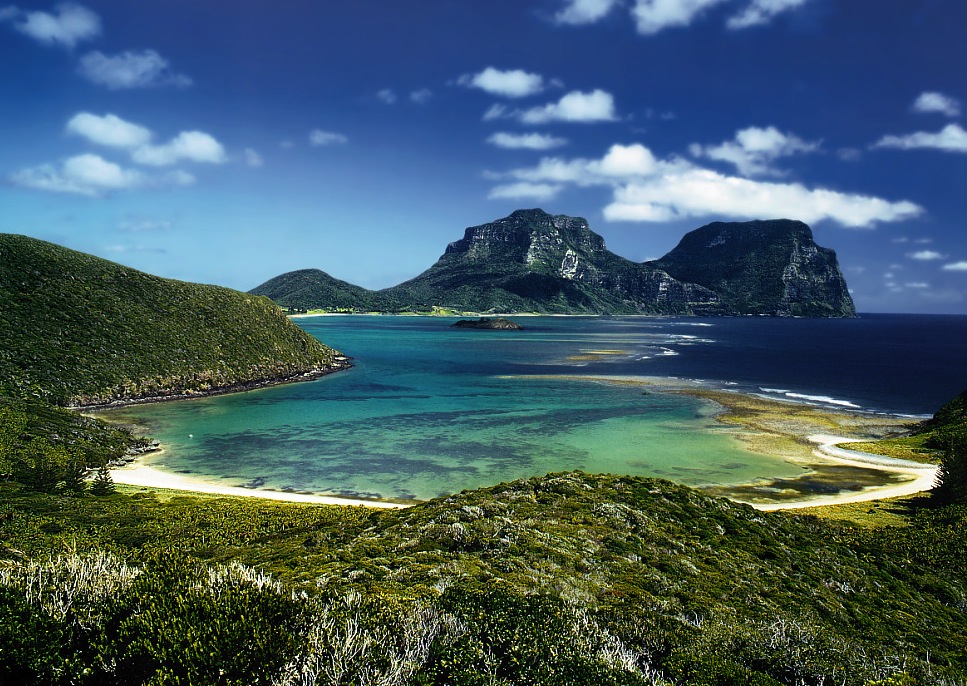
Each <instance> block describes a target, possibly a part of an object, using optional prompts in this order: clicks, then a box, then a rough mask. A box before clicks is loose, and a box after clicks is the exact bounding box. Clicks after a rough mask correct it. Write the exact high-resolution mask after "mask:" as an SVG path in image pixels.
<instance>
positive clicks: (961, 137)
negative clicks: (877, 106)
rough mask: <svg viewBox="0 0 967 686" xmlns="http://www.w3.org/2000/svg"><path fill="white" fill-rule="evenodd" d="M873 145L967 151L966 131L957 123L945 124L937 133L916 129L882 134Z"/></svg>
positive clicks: (904, 148) (906, 148)
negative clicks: (903, 134) (901, 132)
mask: <svg viewBox="0 0 967 686" xmlns="http://www.w3.org/2000/svg"><path fill="white" fill-rule="evenodd" d="M873 147H874V148H899V149H900V150H914V149H916V148H927V149H932V150H943V151H945V152H967V131H964V130H963V129H962V128H961V127H960V126H958V125H957V124H947V125H946V126H945V127H943V129H941V130H940V131H939V132H937V133H928V132H925V131H918V132H916V133H911V134H908V135H906V136H884V137H883V138H881V139H880V140H878V141H877V142H876V143H875V144H874V145H873Z"/></svg>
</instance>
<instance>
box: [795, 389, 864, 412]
mask: <svg viewBox="0 0 967 686" xmlns="http://www.w3.org/2000/svg"><path fill="white" fill-rule="evenodd" d="M785 396H786V397H787V398H797V399H799V400H811V401H813V402H817V403H826V404H827V405H838V406H840V407H854V408H856V409H860V406H859V405H857V404H855V403H851V402H850V401H849V400H837V399H836V398H830V397H829V396H828V395H807V394H805V393H790V392H788V391H787V392H786V393H785Z"/></svg>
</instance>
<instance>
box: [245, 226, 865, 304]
mask: <svg viewBox="0 0 967 686" xmlns="http://www.w3.org/2000/svg"><path fill="white" fill-rule="evenodd" d="M252 292H253V293H257V294H262V295H268V296H269V297H271V298H273V299H274V300H275V301H276V302H278V303H279V304H281V305H285V306H289V307H299V308H306V309H312V308H326V309H331V310H335V309H353V308H355V309H362V310H381V311H386V312H399V311H417V312H425V311H431V310H432V309H433V308H434V307H443V308H452V309H457V310H463V311H477V312H546V313H567V314H673V315H706V316H708V315H728V314H766V315H775V316H790V315H798V316H818V317H845V316H853V315H854V314H855V311H854V308H853V302H852V299H851V298H850V295H849V292H848V291H847V290H846V283H845V281H844V280H843V276H842V274H841V273H840V271H839V267H838V266H837V263H836V255H835V253H833V251H831V250H827V249H826V248H821V247H819V246H817V245H816V244H815V242H814V241H813V238H812V232H811V231H810V229H809V227H808V226H806V225H805V224H803V223H802V222H795V221H789V220H773V221H759V222H744V223H722V222H716V223H714V224H709V225H708V226H705V227H702V228H700V229H696V230H695V231H692V232H690V233H688V234H687V235H686V236H685V237H684V238H682V240H681V242H680V243H679V245H678V246H677V247H676V248H675V249H674V250H672V251H671V252H670V253H668V254H667V255H665V257H663V258H661V259H660V260H655V261H652V262H647V263H644V264H641V263H637V262H632V261H631V260H627V259H625V258H623V257H619V256H618V255H615V254H614V253H612V252H610V251H609V250H608V249H607V247H606V246H605V243H604V239H603V238H602V237H601V236H599V235H598V234H596V233H594V232H593V231H592V230H591V229H590V228H589V227H588V223H587V221H586V220H584V219H582V218H580V217H568V216H565V215H551V214H548V213H546V212H544V211H543V210H540V209H531V210H517V211H516V212H514V213H512V214H511V215H510V216H508V217H504V218H503V219H498V220H497V221H494V222H489V223H487V224H481V225H480V226H472V227H470V228H468V229H466V230H465V232H464V236H463V238H461V239H460V240H458V241H454V242H453V243H450V245H448V246H447V248H446V251H445V252H444V253H443V255H442V256H441V257H440V259H439V260H438V261H437V263H436V264H434V265H433V266H432V267H430V268H429V269H428V270H426V271H425V272H423V273H422V274H420V275H419V276H417V277H415V278H413V279H410V280H409V281H406V282H405V283H402V284H399V285H398V286H394V287H392V288H387V289H384V290H381V291H367V290H365V289H361V288H358V287H356V286H352V285H351V284H347V283H345V282H342V281H337V280H336V279H333V278H332V277H330V276H328V275H327V274H325V273H323V272H320V271H318V270H303V271H299V272H290V273H289V274H284V275H282V276H280V277H276V279H272V280H271V281H269V282H266V283H265V284H263V285H262V286H259V287H258V288H256V289H255V290H254V291H252Z"/></svg>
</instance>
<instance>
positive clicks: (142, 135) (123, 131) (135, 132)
mask: <svg viewBox="0 0 967 686" xmlns="http://www.w3.org/2000/svg"><path fill="white" fill-rule="evenodd" d="M67 131H68V133H72V134H75V135H78V136H82V137H84V138H86V139H87V140H89V141H91V142H92V143H97V144H98V145H107V146H110V147H112V148H136V147H140V146H142V145H147V144H148V143H149V142H150V141H151V131H149V130H148V129H146V128H145V127H143V126H139V125H138V124H132V123H131V122H129V121H125V120H123V119H121V118H120V117H118V116H116V115H114V114H105V115H103V116H98V115H96V114H91V113H90V112H79V113H78V114H75V115H74V116H73V117H71V119H70V121H68V122H67Z"/></svg>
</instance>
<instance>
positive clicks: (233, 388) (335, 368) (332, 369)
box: [67, 355, 353, 412]
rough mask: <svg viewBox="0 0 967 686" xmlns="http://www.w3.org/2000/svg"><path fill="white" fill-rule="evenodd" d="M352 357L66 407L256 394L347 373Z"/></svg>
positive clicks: (103, 407)
mask: <svg viewBox="0 0 967 686" xmlns="http://www.w3.org/2000/svg"><path fill="white" fill-rule="evenodd" d="M350 359H351V358H349V357H345V356H342V355H340V356H338V357H336V358H335V362H334V363H333V364H331V365H328V366H326V367H317V368H316V369H310V370H309V371H306V372H300V373H298V374H292V375H289V376H282V377H275V378H272V379H260V380H254V381H243V382H240V383H235V384H229V385H227V386H218V387H216V388H209V389H204V390H195V389H187V390H184V391H173V392H171V393H168V394H165V395H150V396H142V397H137V398H115V399H113V400H106V401H104V402H98V403H88V404H77V405H68V406H67V408H68V409H71V410H76V411H78V412H97V411H100V410H114V409H119V408H122V407H129V406H131V405H147V404H149V403H163V402H169V401H174V400H189V399H192V398H207V397H210V396H215V395H226V394H228V393H240V392H242V391H254V390H256V389H258V388H268V387H270V386H281V385H282V384H287V383H297V382H300V381H315V380H316V379H321V378H322V377H324V376H328V375H329V374H335V373H336V372H341V371H345V370H347V369H350V368H352V366H353V365H352V363H351V362H350V361H349V360H350Z"/></svg>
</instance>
